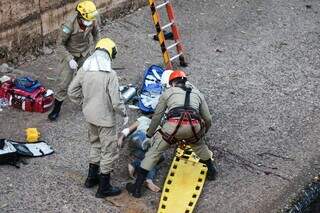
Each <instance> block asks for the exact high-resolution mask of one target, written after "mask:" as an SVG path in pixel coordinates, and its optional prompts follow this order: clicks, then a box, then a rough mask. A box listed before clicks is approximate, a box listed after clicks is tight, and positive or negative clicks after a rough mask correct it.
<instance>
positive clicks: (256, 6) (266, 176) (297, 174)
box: [0, 0, 320, 213]
mask: <svg viewBox="0 0 320 213" xmlns="http://www.w3.org/2000/svg"><path fill="white" fill-rule="evenodd" d="M173 3H174V7H175V10H176V15H177V21H178V23H179V26H180V28H181V34H182V38H183V41H184V44H185V49H186V53H187V60H188V61H189V63H190V65H189V67H188V68H186V69H185V70H186V71H187V73H188V75H189V79H190V81H191V82H192V83H194V84H195V85H197V86H198V87H199V89H201V90H202V91H203V92H204V94H205V95H206V97H207V101H208V103H209V107H210V110H211V112H212V114H213V118H214V124H213V127H212V128H211V130H210V131H209V133H208V135H207V141H208V144H209V145H210V147H211V148H212V149H214V150H215V155H216V159H217V163H218V166H219V173H220V176H219V178H218V180H217V181H215V182H207V183H206V184H205V187H204V191H203V194H202V196H201V198H200V199H199V202H198V206H197V208H196V212H198V213H207V212H222V213H224V212H228V213H229V212H277V210H278V209H279V208H281V207H283V206H284V204H285V202H286V201H287V200H288V198H289V197H290V196H291V195H292V193H293V192H294V191H296V190H297V189H299V188H300V187H301V186H302V185H303V184H304V183H305V182H306V181H308V180H310V178H311V177H312V176H313V175H314V174H315V173H316V172H317V171H319V135H320V134H319V133H320V132H319V130H320V129H319V127H320V125H319V121H320V117H319V111H320V110H319V101H320V100H319V92H320V91H319V78H320V74H319V65H320V60H319V18H320V15H319V9H320V2H319V1H317V0H304V1H300V0H291V1H285V0H270V1H263V0H256V1H249V0H246V1H237V0H216V1H210V0H188V1H183V0H175V1H173ZM306 5H311V8H310V7H309V8H308V7H306ZM102 33H103V34H104V35H106V36H109V37H111V38H113V39H114V40H115V41H116V42H117V43H118V46H119V54H118V58H117V59H116V60H115V63H114V67H124V68H125V70H119V71H118V73H119V76H120V77H121V83H123V84H124V83H134V84H137V85H138V84H139V83H140V79H141V77H142V74H143V70H144V69H145V68H146V67H147V66H149V65H150V64H153V63H161V62H162V61H161V53H160V48H159V45H158V43H156V42H155V41H153V40H152V39H151V37H150V35H152V34H153V33H154V28H153V25H152V23H151V20H150V9H149V8H148V7H144V8H142V9H141V10H138V11H137V12H135V13H133V14H130V15H128V16H126V17H124V18H121V19H118V20H115V21H113V22H107V25H106V26H105V27H104V28H103V32H102ZM57 64H58V58H57V56H56V55H54V54H53V55H50V56H43V57H40V58H39V59H38V60H36V61H34V62H30V63H29V64H28V63H27V64H24V66H23V67H21V69H23V70H25V71H26V73H33V74H36V75H38V77H39V79H40V80H42V82H43V83H44V84H45V85H47V86H48V87H49V88H50V87H53V84H54V81H51V80H49V79H50V78H55V77H56V75H57V73H58V70H57ZM47 77H49V79H48V78H47ZM46 116H47V115H46V114H36V113H25V112H21V111H18V110H14V109H10V110H9V109H5V110H4V111H3V112H2V113H1V114H0V120H1V121H2V122H1V124H0V125H1V126H0V127H1V128H0V133H1V134H0V136H1V137H4V138H10V139H16V140H23V139H24V132H23V131H24V128H27V127H38V128H39V129H40V131H41V133H42V139H44V140H46V141H47V142H48V143H49V144H50V145H52V147H53V148H54V149H55V151H56V153H55V154H53V155H51V156H47V157H44V158H37V159H28V162H29V164H28V165H22V167H21V169H15V168H14V167H10V166H1V167H0V180H1V185H0V211H2V212H44V211H46V212H156V210H155V209H156V208H157V204H158V200H159V197H160V194H156V193H152V192H150V191H147V192H146V193H145V195H146V196H145V197H144V198H142V199H140V200H139V199H132V198H130V197H128V196H127V194H126V192H124V193H123V195H122V196H120V197H118V198H114V199H108V200H106V201H105V200H99V199H96V198H94V193H95V190H91V189H85V188H84V187H83V186H82V184H83V181H84V178H85V175H86V170H87V164H88V146H87V138H86V137H87V134H86V125H85V122H84V119H83V116H82V114H81V112H80V108H79V107H77V106H74V105H73V104H71V103H70V102H69V101H67V102H66V103H65V105H63V108H62V113H61V118H60V119H59V121H58V122H55V123H49V122H48V121H47V119H46ZM130 116H131V120H132V121H133V120H134V118H135V117H136V116H137V113H136V111H130ZM119 128H120V124H119ZM171 154H172V150H171V151H170V152H169V153H167V158H170V155H171ZM128 161H129V155H128V151H127V150H126V148H125V149H123V150H121V158H120V159H119V163H118V164H117V165H116V169H115V172H114V174H113V175H112V181H113V183H114V184H115V185H120V186H121V187H122V188H124V186H125V183H126V182H127V181H128V180H129V179H128V177H127V172H126V164H127V163H128ZM169 164H170V162H169V161H167V162H165V163H164V164H163V166H162V168H161V172H162V175H160V176H159V180H158V181H157V182H158V183H159V184H161V183H162V181H163V178H164V175H165V173H166V171H167V169H168V166H169Z"/></svg>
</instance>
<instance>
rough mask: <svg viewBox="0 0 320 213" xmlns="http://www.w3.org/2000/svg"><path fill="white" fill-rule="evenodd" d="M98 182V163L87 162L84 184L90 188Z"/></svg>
mask: <svg viewBox="0 0 320 213" xmlns="http://www.w3.org/2000/svg"><path fill="white" fill-rule="evenodd" d="M98 183H99V165H96V164H92V163H90V164H89V172H88V177H87V179H86V182H85V183H84V186H85V187H86V188H91V187H93V186H95V185H97V184H98Z"/></svg>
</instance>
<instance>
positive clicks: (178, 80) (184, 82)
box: [169, 78, 187, 86]
mask: <svg viewBox="0 0 320 213" xmlns="http://www.w3.org/2000/svg"><path fill="white" fill-rule="evenodd" d="M186 82H187V78H175V79H173V80H172V81H170V82H169V84H172V83H175V84H178V85H179V84H180V85H183V86H184V85H185V84H186Z"/></svg>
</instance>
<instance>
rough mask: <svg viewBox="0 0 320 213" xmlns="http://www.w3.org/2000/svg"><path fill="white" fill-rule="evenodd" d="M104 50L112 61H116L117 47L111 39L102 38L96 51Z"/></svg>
mask: <svg viewBox="0 0 320 213" xmlns="http://www.w3.org/2000/svg"><path fill="white" fill-rule="evenodd" d="M97 49H102V50H105V51H107V53H108V54H109V56H110V58H111V59H115V57H116V55H117V47H116V44H115V43H114V41H112V40H111V39H110V38H102V39H100V40H99V41H98V42H97V45H96V50H97Z"/></svg>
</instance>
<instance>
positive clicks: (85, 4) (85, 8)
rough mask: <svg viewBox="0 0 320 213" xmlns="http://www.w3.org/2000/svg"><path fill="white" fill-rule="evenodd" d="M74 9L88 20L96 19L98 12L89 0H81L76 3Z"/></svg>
mask: <svg viewBox="0 0 320 213" xmlns="http://www.w3.org/2000/svg"><path fill="white" fill-rule="evenodd" d="M76 10H77V11H78V12H79V14H80V15H81V17H82V18H84V19H85V20H88V21H92V20H95V19H96V16H97V14H98V11H97V8H96V5H95V4H94V3H93V2H92V1H91V0H82V1H80V2H79V3H78V5H77V8H76Z"/></svg>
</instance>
